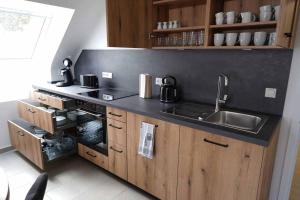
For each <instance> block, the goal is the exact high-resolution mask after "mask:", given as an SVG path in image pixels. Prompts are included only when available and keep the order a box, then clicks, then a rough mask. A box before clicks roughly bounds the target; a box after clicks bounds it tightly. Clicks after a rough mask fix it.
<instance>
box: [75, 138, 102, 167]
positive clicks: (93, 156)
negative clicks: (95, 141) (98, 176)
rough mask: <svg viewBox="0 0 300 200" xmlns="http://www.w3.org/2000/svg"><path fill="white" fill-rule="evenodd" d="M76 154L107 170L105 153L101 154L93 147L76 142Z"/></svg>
mask: <svg viewBox="0 0 300 200" xmlns="http://www.w3.org/2000/svg"><path fill="white" fill-rule="evenodd" d="M78 154H79V155H80V156H81V157H83V158H85V159H87V160H89V161H91V162H92V163H94V164H96V165H98V166H99V167H102V168H104V169H106V170H108V158H107V157H106V156H105V155H102V154H101V153H99V152H97V151H94V150H93V149H90V148H88V147H86V146H84V145H82V144H78Z"/></svg>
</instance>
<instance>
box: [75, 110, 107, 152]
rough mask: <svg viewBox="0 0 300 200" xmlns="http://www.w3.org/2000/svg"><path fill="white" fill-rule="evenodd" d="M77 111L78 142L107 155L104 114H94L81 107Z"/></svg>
mask: <svg viewBox="0 0 300 200" xmlns="http://www.w3.org/2000/svg"><path fill="white" fill-rule="evenodd" d="M77 111H78V116H77V121H78V126H77V134H78V142H79V143H81V144H83V145H85V146H88V147H89V148H91V149H94V150H95V151H98V152H100V153H102V154H104V155H108V149H107V128H106V116H105V114H94V113H91V112H88V111H85V110H82V109H79V110H77Z"/></svg>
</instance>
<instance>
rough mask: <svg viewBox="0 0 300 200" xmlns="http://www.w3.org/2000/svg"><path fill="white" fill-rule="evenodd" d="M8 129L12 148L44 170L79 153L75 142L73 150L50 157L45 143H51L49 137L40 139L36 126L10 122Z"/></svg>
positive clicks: (18, 121)
mask: <svg viewBox="0 0 300 200" xmlns="http://www.w3.org/2000/svg"><path fill="white" fill-rule="evenodd" d="M8 128H9V134H10V139H11V143H12V146H13V147H15V149H16V150H18V151H19V152H20V153H21V154H22V155H24V156H25V157H26V158H27V159H29V160H30V161H31V162H32V163H34V164H35V165H36V166H38V167H39V168H40V169H42V170H44V169H45V165H46V163H48V162H50V161H54V160H56V159H58V158H62V157H65V156H68V155H71V154H74V153H75V152H76V151H77V147H76V142H75V140H73V146H74V147H73V148H72V149H69V150H67V151H60V152H59V153H57V154H56V155H55V156H51V157H50V156H48V154H47V149H46V148H45V141H46V140H48V141H51V139H50V137H49V139H46V138H48V137H47V136H45V137H44V138H40V136H38V135H37V134H36V133H35V130H34V129H35V126H33V125H32V124H30V123H28V122H25V121H23V120H12V121H8Z"/></svg>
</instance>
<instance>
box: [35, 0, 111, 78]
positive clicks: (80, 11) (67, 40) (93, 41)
mask: <svg viewBox="0 0 300 200" xmlns="http://www.w3.org/2000/svg"><path fill="white" fill-rule="evenodd" d="M30 1H34V2H38V3H44V4H49V5H55V6H60V7H66V8H72V9H75V13H74V15H73V18H72V21H71V23H70V25H69V28H68V30H67V32H66V34H65V37H64V39H63V41H62V43H61V45H60V47H59V50H58V51H57V53H56V56H55V58H54V60H53V63H52V79H53V80H57V79H58V78H59V67H61V66H62V61H63V59H64V58H66V57H70V58H71V59H72V60H73V62H74V63H75V62H76V60H77V58H78V57H79V55H80V53H81V50H82V49H99V48H105V47H107V30H106V1H105V0H85V1H83V0H63V1H62V0H30Z"/></svg>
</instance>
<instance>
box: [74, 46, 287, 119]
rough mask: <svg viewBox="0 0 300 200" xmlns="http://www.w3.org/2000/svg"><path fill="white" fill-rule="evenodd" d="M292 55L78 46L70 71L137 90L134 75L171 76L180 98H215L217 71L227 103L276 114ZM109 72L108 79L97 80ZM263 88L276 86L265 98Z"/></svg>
mask: <svg viewBox="0 0 300 200" xmlns="http://www.w3.org/2000/svg"><path fill="white" fill-rule="evenodd" d="M291 60H292V51H291V50H196V51H195V50H185V51H181V50H168V51H167V50H140V49H138V50H128V49H124V50H119V49H118V50H84V51H82V54H81V56H80V57H79V59H78V61H77V63H76V66H75V76H76V79H77V80H79V75H80V74H87V73H93V74H97V75H98V77H99V82H100V86H103V87H115V88H122V89H125V90H129V91H136V92H138V85H139V74H140V73H149V74H151V75H153V94H154V95H158V94H159V87H158V86H156V85H154V82H155V81H154V80H155V77H163V76H164V75H172V76H174V77H176V79H177V82H178V87H179V89H180V94H181V95H180V96H181V99H183V100H186V101H195V102H203V103H210V104H214V103H215V98H216V93H217V78H218V75H219V74H220V73H224V74H227V75H228V76H229V79H230V86H229V93H230V101H229V102H228V103H227V106H228V107H231V108H238V109H246V110H252V111H258V112H265V113H270V114H282V112H283V107H284V101H285V96H286V90H287V84H288V79H289V73H290V66H291ZM102 72H112V73H113V79H112V80H109V79H102V78H101V73H102ZM265 88H277V98H276V99H269V98H265V97H264V94H265Z"/></svg>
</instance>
